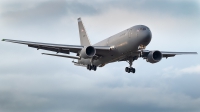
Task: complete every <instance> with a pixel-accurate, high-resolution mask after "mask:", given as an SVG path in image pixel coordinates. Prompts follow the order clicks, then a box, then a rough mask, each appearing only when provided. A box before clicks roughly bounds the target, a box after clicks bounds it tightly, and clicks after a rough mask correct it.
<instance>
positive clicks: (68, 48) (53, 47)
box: [2, 39, 110, 56]
mask: <svg viewBox="0 0 200 112" xmlns="http://www.w3.org/2000/svg"><path fill="white" fill-rule="evenodd" d="M2 41H6V42H12V43H18V44H25V45H28V47H33V48H37V49H43V50H48V51H54V52H57V53H65V54H69V53H70V52H73V53H77V54H78V53H79V52H80V51H81V50H82V48H84V46H81V45H63V44H51V43H40V42H30V41H20V40H11V39H3V40H2ZM93 47H94V48H95V49H96V55H97V56H98V55H99V56H103V55H104V53H105V51H110V46H93ZM102 51H104V52H102Z"/></svg>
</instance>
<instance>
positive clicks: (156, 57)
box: [147, 51, 163, 63]
mask: <svg viewBox="0 0 200 112" xmlns="http://www.w3.org/2000/svg"><path fill="white" fill-rule="evenodd" d="M162 57H163V56H162V53H161V52H160V51H151V52H150V53H149V54H148V56H147V62H150V63H157V62H159V61H160V60H161V59H162Z"/></svg>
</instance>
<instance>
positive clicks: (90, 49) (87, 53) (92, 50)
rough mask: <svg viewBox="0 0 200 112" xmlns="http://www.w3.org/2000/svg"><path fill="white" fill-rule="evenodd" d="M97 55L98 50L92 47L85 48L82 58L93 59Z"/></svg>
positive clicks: (82, 51)
mask: <svg viewBox="0 0 200 112" xmlns="http://www.w3.org/2000/svg"><path fill="white" fill-rule="evenodd" d="M95 54H96V49H95V48H94V47H92V46H85V47H84V48H83V49H82V50H81V52H80V57H81V58H85V59H87V58H92V57H93V56H94V55H95Z"/></svg>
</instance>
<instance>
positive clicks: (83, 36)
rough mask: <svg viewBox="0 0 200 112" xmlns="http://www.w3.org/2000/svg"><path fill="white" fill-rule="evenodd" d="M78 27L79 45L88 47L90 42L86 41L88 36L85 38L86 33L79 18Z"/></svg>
mask: <svg viewBox="0 0 200 112" xmlns="http://www.w3.org/2000/svg"><path fill="white" fill-rule="evenodd" d="M78 27H79V35H80V41H81V45H83V46H90V45H91V44H90V40H89V39H88V36H87V33H86V31H85V28H84V26H83V22H82V20H81V18H78Z"/></svg>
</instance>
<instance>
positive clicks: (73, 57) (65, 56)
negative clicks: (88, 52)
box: [42, 53, 80, 59]
mask: <svg viewBox="0 0 200 112" xmlns="http://www.w3.org/2000/svg"><path fill="white" fill-rule="evenodd" d="M42 54H44V55H50V56H58V57H64V58H72V59H80V57H77V56H67V55H58V54H48V53H42Z"/></svg>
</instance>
